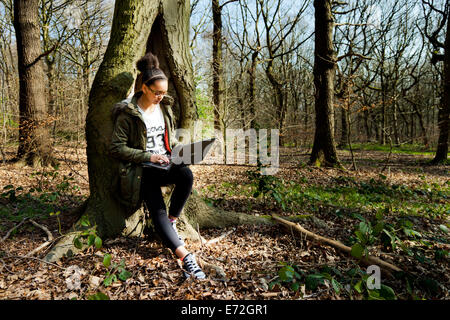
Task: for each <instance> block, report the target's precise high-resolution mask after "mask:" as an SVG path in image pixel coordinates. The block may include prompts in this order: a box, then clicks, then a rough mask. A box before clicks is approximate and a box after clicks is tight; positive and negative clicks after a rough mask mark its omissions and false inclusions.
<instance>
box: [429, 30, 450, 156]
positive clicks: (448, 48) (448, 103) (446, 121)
mask: <svg viewBox="0 0 450 320" xmlns="http://www.w3.org/2000/svg"><path fill="white" fill-rule="evenodd" d="M446 32H447V33H446V36H445V48H444V73H443V75H442V86H443V89H442V97H441V106H440V108H439V111H438V126H439V139H438V146H437V150H436V155H435V156H434V159H433V161H432V162H433V163H441V162H445V161H447V155H448V136H449V129H450V21H447V31H446Z"/></svg>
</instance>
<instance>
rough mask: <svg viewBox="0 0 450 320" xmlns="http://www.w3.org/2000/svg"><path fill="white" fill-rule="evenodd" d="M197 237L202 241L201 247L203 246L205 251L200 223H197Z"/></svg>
mask: <svg viewBox="0 0 450 320" xmlns="http://www.w3.org/2000/svg"><path fill="white" fill-rule="evenodd" d="M197 235H198V238H199V240H200V245H201V247H202V249H203V239H202V236H201V235H200V227H199V225H198V223H197Z"/></svg>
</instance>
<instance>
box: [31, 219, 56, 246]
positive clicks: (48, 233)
mask: <svg viewBox="0 0 450 320" xmlns="http://www.w3.org/2000/svg"><path fill="white" fill-rule="evenodd" d="M30 222H31V223H32V224H34V225H35V226H36V227H38V228H41V229H42V230H44V232H45V233H46V234H47V238H48V241H52V240H53V235H52V233H51V232H50V231H49V230H48V229H47V227H46V226H43V225H41V224H39V223H37V222H36V221H34V220H32V219H30Z"/></svg>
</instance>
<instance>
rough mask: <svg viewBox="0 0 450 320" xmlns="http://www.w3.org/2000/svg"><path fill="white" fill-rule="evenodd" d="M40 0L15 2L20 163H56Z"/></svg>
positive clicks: (36, 164) (33, 164) (18, 158)
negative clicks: (46, 97)
mask: <svg viewBox="0 0 450 320" xmlns="http://www.w3.org/2000/svg"><path fill="white" fill-rule="evenodd" d="M38 8H39V1H38V0H15V1H14V29H15V31H16V39H17V56H18V70H19V90H20V91H19V111H20V120H19V148H18V151H17V158H16V160H19V163H24V164H28V165H32V166H40V165H43V166H47V165H49V164H52V165H53V164H55V163H56V161H55V159H54V158H53V157H52V145H51V139H50V134H49V127H48V124H47V123H45V120H46V115H47V110H46V100H45V88H44V84H45V81H44V72H43V68H42V61H41V59H40V58H39V57H40V55H41V51H42V50H41V42H40V29H39V12H38V10H39V9H38Z"/></svg>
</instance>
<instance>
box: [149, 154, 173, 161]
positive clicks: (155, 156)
mask: <svg viewBox="0 0 450 320" xmlns="http://www.w3.org/2000/svg"><path fill="white" fill-rule="evenodd" d="M150 162H153V163H169V159H168V158H167V157H166V156H165V155H162V154H152V155H151V157H150Z"/></svg>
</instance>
